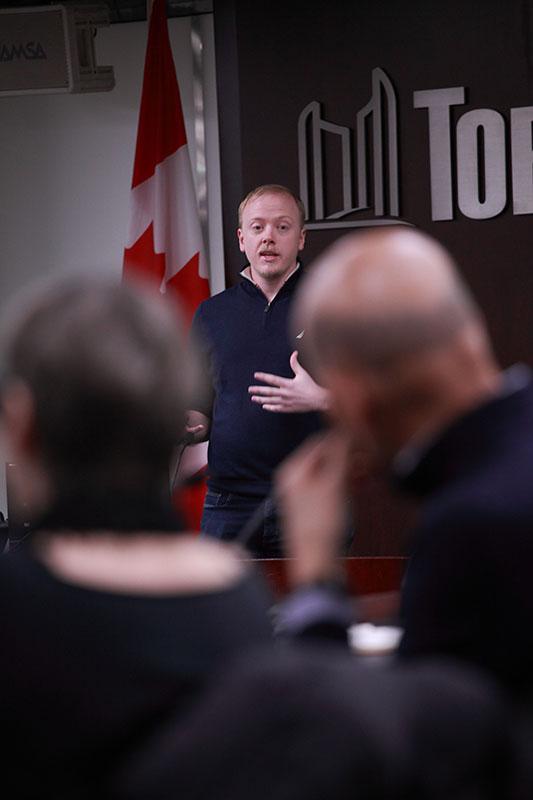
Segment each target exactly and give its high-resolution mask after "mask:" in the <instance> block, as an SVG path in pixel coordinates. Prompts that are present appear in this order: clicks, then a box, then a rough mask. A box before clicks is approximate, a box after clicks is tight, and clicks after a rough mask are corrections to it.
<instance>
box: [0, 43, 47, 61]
mask: <svg viewBox="0 0 533 800" xmlns="http://www.w3.org/2000/svg"><path fill="white" fill-rule="evenodd" d="M23 58H24V59H26V61H35V60H36V59H39V58H40V59H43V58H46V53H45V51H44V47H43V46H42V44H41V43H40V42H24V43H22V42H19V43H17V44H15V43H12V44H6V43H5V42H1V43H0V62H5V61H18V60H20V59H23Z"/></svg>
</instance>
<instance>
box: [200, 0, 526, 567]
mask: <svg viewBox="0 0 533 800" xmlns="http://www.w3.org/2000/svg"><path fill="white" fill-rule="evenodd" d="M532 16H533V11H532V3H531V2H526V0H484V2H482V3H480V2H477V1H476V0H471V2H467V1H465V0H442V1H441V2H437V0H404V2H399V1H398V0H380V1H379V2H376V1H375V0H374V2H371V1H370V0H360V1H359V2H357V0H353V2H338V3H334V2H331V0H323V1H320V0H315V1H314V2H311V0H308V2H300V1H299V0H293V1H292V2H291V0H286V2H278V1H277V0H268V1H267V0H253V2H250V0H219V1H218V2H215V31H216V37H217V38H216V47H217V70H218V75H219V87H218V88H219V98H218V100H219V109H220V116H221V137H222V141H221V155H222V181H223V186H222V192H223V204H224V212H225V213H224V223H225V248H226V268H227V274H228V279H229V280H230V282H231V281H233V280H234V279H235V277H236V275H237V272H238V270H239V269H240V268H242V263H243V262H242V256H241V254H240V253H239V251H238V249H237V246H236V243H235V227H236V224H235V212H236V207H237V205H238V202H239V200H240V199H241V197H242V195H243V194H244V193H246V192H247V191H249V190H250V189H251V188H253V187H254V186H256V185H257V184H260V183H270V182H276V183H278V182H279V183H284V184H287V185H289V186H290V187H291V188H293V189H294V190H295V191H298V190H299V177H298V139H297V126H298V117H299V114H300V112H301V111H302V109H303V108H304V107H305V106H306V105H307V104H308V103H309V102H310V101H312V100H317V101H320V102H321V103H322V114H323V117H324V118H325V119H327V120H329V121H332V122H334V123H337V124H338V125H342V126H347V127H349V128H350V129H351V130H352V131H354V130H355V123H356V113H357V111H358V110H359V109H360V108H362V106H364V105H365V103H366V102H367V101H368V100H369V98H370V94H371V74H372V70H373V68H375V67H381V68H382V69H383V70H384V71H385V72H386V73H387V75H388V76H389V78H390V80H391V82H392V84H393V86H394V89H395V92H396V97H397V102H398V146H399V198H400V209H399V215H400V217H401V218H402V219H404V220H407V221H409V222H411V223H413V224H415V225H417V226H419V227H420V228H422V229H424V230H426V231H428V232H429V233H431V234H432V235H434V236H436V237H437V238H438V239H439V240H440V241H442V242H443V244H444V245H445V246H447V247H448V248H449V249H450V250H451V251H452V253H453V254H454V255H455V257H456V258H457V260H458V262H459V263H460V265H461V267H462V269H463V272H464V274H465V276H466V278H467V281H468V282H469V284H470V285H471V287H472V289H473V291H474V293H475V295H476V296H477V298H478V300H479V302H480V304H481V306H482V308H483V309H484V311H485V313H486V316H487V320H488V324H489V328H490V331H491V333H492V335H493V339H494V343H495V348H496V351H497V354H498V356H499V358H500V360H501V362H502V364H503V365H504V366H507V365H508V364H510V363H512V362H514V361H517V360H523V361H526V362H529V363H530V364H531V363H533V324H532V321H531V313H530V310H531V305H532V297H533V256H532V253H533V215H532V214H530V213H527V214H515V213H513V192H512V181H511V144H510V133H511V130H510V109H511V108H516V107H522V106H530V105H533V36H532ZM457 86H464V87H465V90H466V102H465V104H464V105H460V106H454V107H453V108H452V109H451V112H450V116H451V120H452V125H451V130H452V151H454V150H455V130H456V124H457V121H458V120H459V119H460V118H461V116H463V115H464V114H465V113H466V112H468V111H471V110H473V109H480V108H486V109H495V110H497V111H498V112H500V114H502V115H503V117H504V119H505V140H506V144H505V147H506V152H505V157H506V160H505V166H506V185H507V204H506V206H505V208H504V209H503V211H502V212H501V213H499V214H498V215H497V216H495V217H493V218H490V219H470V218H467V217H466V216H465V215H464V214H463V213H462V212H461V211H460V210H459V208H458V207H457V202H455V204H454V218H453V219H451V220H445V221H433V220H432V212H431V202H430V169H429V134H428V112H427V110H425V109H415V108H414V107H413V92H415V91H420V90H427V89H437V88H444V87H457ZM335 146H336V145H335V144H332V142H328V144H326V145H325V147H324V152H323V155H324V159H325V162H324V163H325V164H326V167H325V184H326V196H327V198H328V200H329V202H330V208H334V207H335V206H336V205H338V201H339V197H340V186H341V182H342V175H341V168H340V158H339V152H340V151H339V152H336V151H335ZM481 164H482V160H481ZM453 168H454V195H455V194H456V189H457V186H456V182H457V179H456V174H455V161H454V162H453ZM523 169H525V170H526V171H527V174H528V176H529V177H531V176H532V169H531V163H529V164H527V163H524V165H523ZM532 179H533V178H532ZM354 182H355V176H354ZM479 191H480V197H483V191H484V187H483V170H482V169H481V170H480V177H479ZM365 216H366V217H369V218H370V217H371V212H368V213H366V214H365V213H364V212H363V213H361V212H359V217H362V218H365ZM357 217H358V215H357V214H353V215H351V216H350V217H348V219H356V218H357ZM343 232H344V231H342V230H339V229H330V230H310V231H309V233H308V240H307V246H306V250H305V261H306V262H307V263H309V262H310V261H311V260H312V259H313V257H314V256H315V255H317V254H318V253H319V252H320V251H321V250H322V249H323V248H324V247H325V246H326V245H327V244H329V243H330V242H332V241H333V240H334V239H336V238H337V237H338V236H339V235H342V233H343ZM372 497H373V498H374V499H373V500H372V503H371V505H372V507H373V508H375V514H370V517H371V519H370V517H368V514H366V511H365V513H364V514H363V517H365V519H366V520H367V522H365V526H366V527H365V530H366V533H365V532H363V533H362V534H361V540H360V541H361V542H363V541H366V542H367V543H366V544H365V545H363V544H361V547H364V549H365V551H366V552H372V551H374V552H386V551H387V549H388V550H392V551H395V550H397V549H401V546H400V545H399V544H398V542H399V538H398V537H400V531H401V529H402V525H403V522H401V521H400V523H399V524H398V526H397V530H396V531H395V534H394V537H393V539H391V538H390V536H389V533H388V529H389V528H390V524H389V523H391V521H392V523H391V524H392V527H394V525H393V521H394V519H398V520H400V518H401V520H403V518H404V516H405V515H404V514H403V512H402V513H401V514H399V515H398V514H396V515H395V512H394V510H393V511H392V512H391V508H393V507H394V501H392V500H391V499H390V498H389V497H388V496H387V497H386V498H385V499H383V503H381V505H382V507H383V509H384V511H383V513H382V514H380V511H379V507H380V501H379V499H378V500H376V499H375V498H376V497H378V498H379V497H380V495H379V491H378V494H377V495H375V493H374V494H373V495H372ZM367 518H368V519H367ZM380 520H385V522H383V524H382V523H381V522H380ZM369 530H371V531H372V533H371V535H368V531H369Z"/></svg>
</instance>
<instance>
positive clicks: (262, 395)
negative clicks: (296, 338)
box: [248, 350, 329, 414]
mask: <svg viewBox="0 0 533 800" xmlns="http://www.w3.org/2000/svg"><path fill="white" fill-rule="evenodd" d="M289 364H290V366H291V369H292V371H293V372H294V378H283V377H282V376H281V375H271V374H270V373H269V372H254V378H256V380H258V381H263V383H265V384H267V385H266V386H249V387H248V392H249V393H250V395H251V400H252V402H253V403H259V405H261V406H262V407H263V408H264V410H265V411H277V412H280V413H283V414H294V413H296V412H302V411H326V410H327V409H328V408H329V392H328V390H327V389H324V387H323V386H319V385H318V383H315V381H314V380H313V379H312V377H311V376H310V375H309V373H308V372H307V370H305V369H304V368H303V367H302V365H301V364H300V362H299V361H298V351H297V350H295V351H294V352H293V354H292V355H291V357H290V361H289Z"/></svg>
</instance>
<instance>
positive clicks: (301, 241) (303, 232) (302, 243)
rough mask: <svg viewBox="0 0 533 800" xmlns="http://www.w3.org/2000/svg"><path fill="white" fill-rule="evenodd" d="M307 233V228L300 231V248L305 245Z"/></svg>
mask: <svg viewBox="0 0 533 800" xmlns="http://www.w3.org/2000/svg"><path fill="white" fill-rule="evenodd" d="M306 235H307V230H306V229H305V228H302V230H301V231H300V241H299V242H298V250H303V249H304V247H305V237H306Z"/></svg>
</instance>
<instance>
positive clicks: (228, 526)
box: [201, 489, 354, 558]
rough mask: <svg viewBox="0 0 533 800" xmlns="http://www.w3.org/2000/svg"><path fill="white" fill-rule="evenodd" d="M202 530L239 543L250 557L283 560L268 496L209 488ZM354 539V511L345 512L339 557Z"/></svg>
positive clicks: (281, 545)
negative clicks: (255, 495)
mask: <svg viewBox="0 0 533 800" xmlns="http://www.w3.org/2000/svg"><path fill="white" fill-rule="evenodd" d="M201 530H202V533H203V534H206V535H207V536H213V537H214V538H215V539H221V540H222V541H226V542H228V541H236V540H237V541H239V542H240V543H241V544H242V545H243V546H244V547H246V548H247V549H248V550H249V552H250V554H251V556H252V557H253V558H283V556H284V555H285V553H284V551H283V538H282V531H281V524H280V520H279V517H278V515H277V512H276V507H275V505H274V502H273V500H272V499H271V498H270V497H266V498H261V497H250V496H249V495H242V494H234V493H231V492H217V491H213V490H211V489H208V491H207V494H206V496H205V502H204V512H203V515H202V522H201ZM353 537H354V517H353V509H352V508H350V509H349V510H348V511H347V524H346V536H345V542H344V546H343V552H342V555H348V553H349V552H350V547H351V545H352V541H353Z"/></svg>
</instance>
